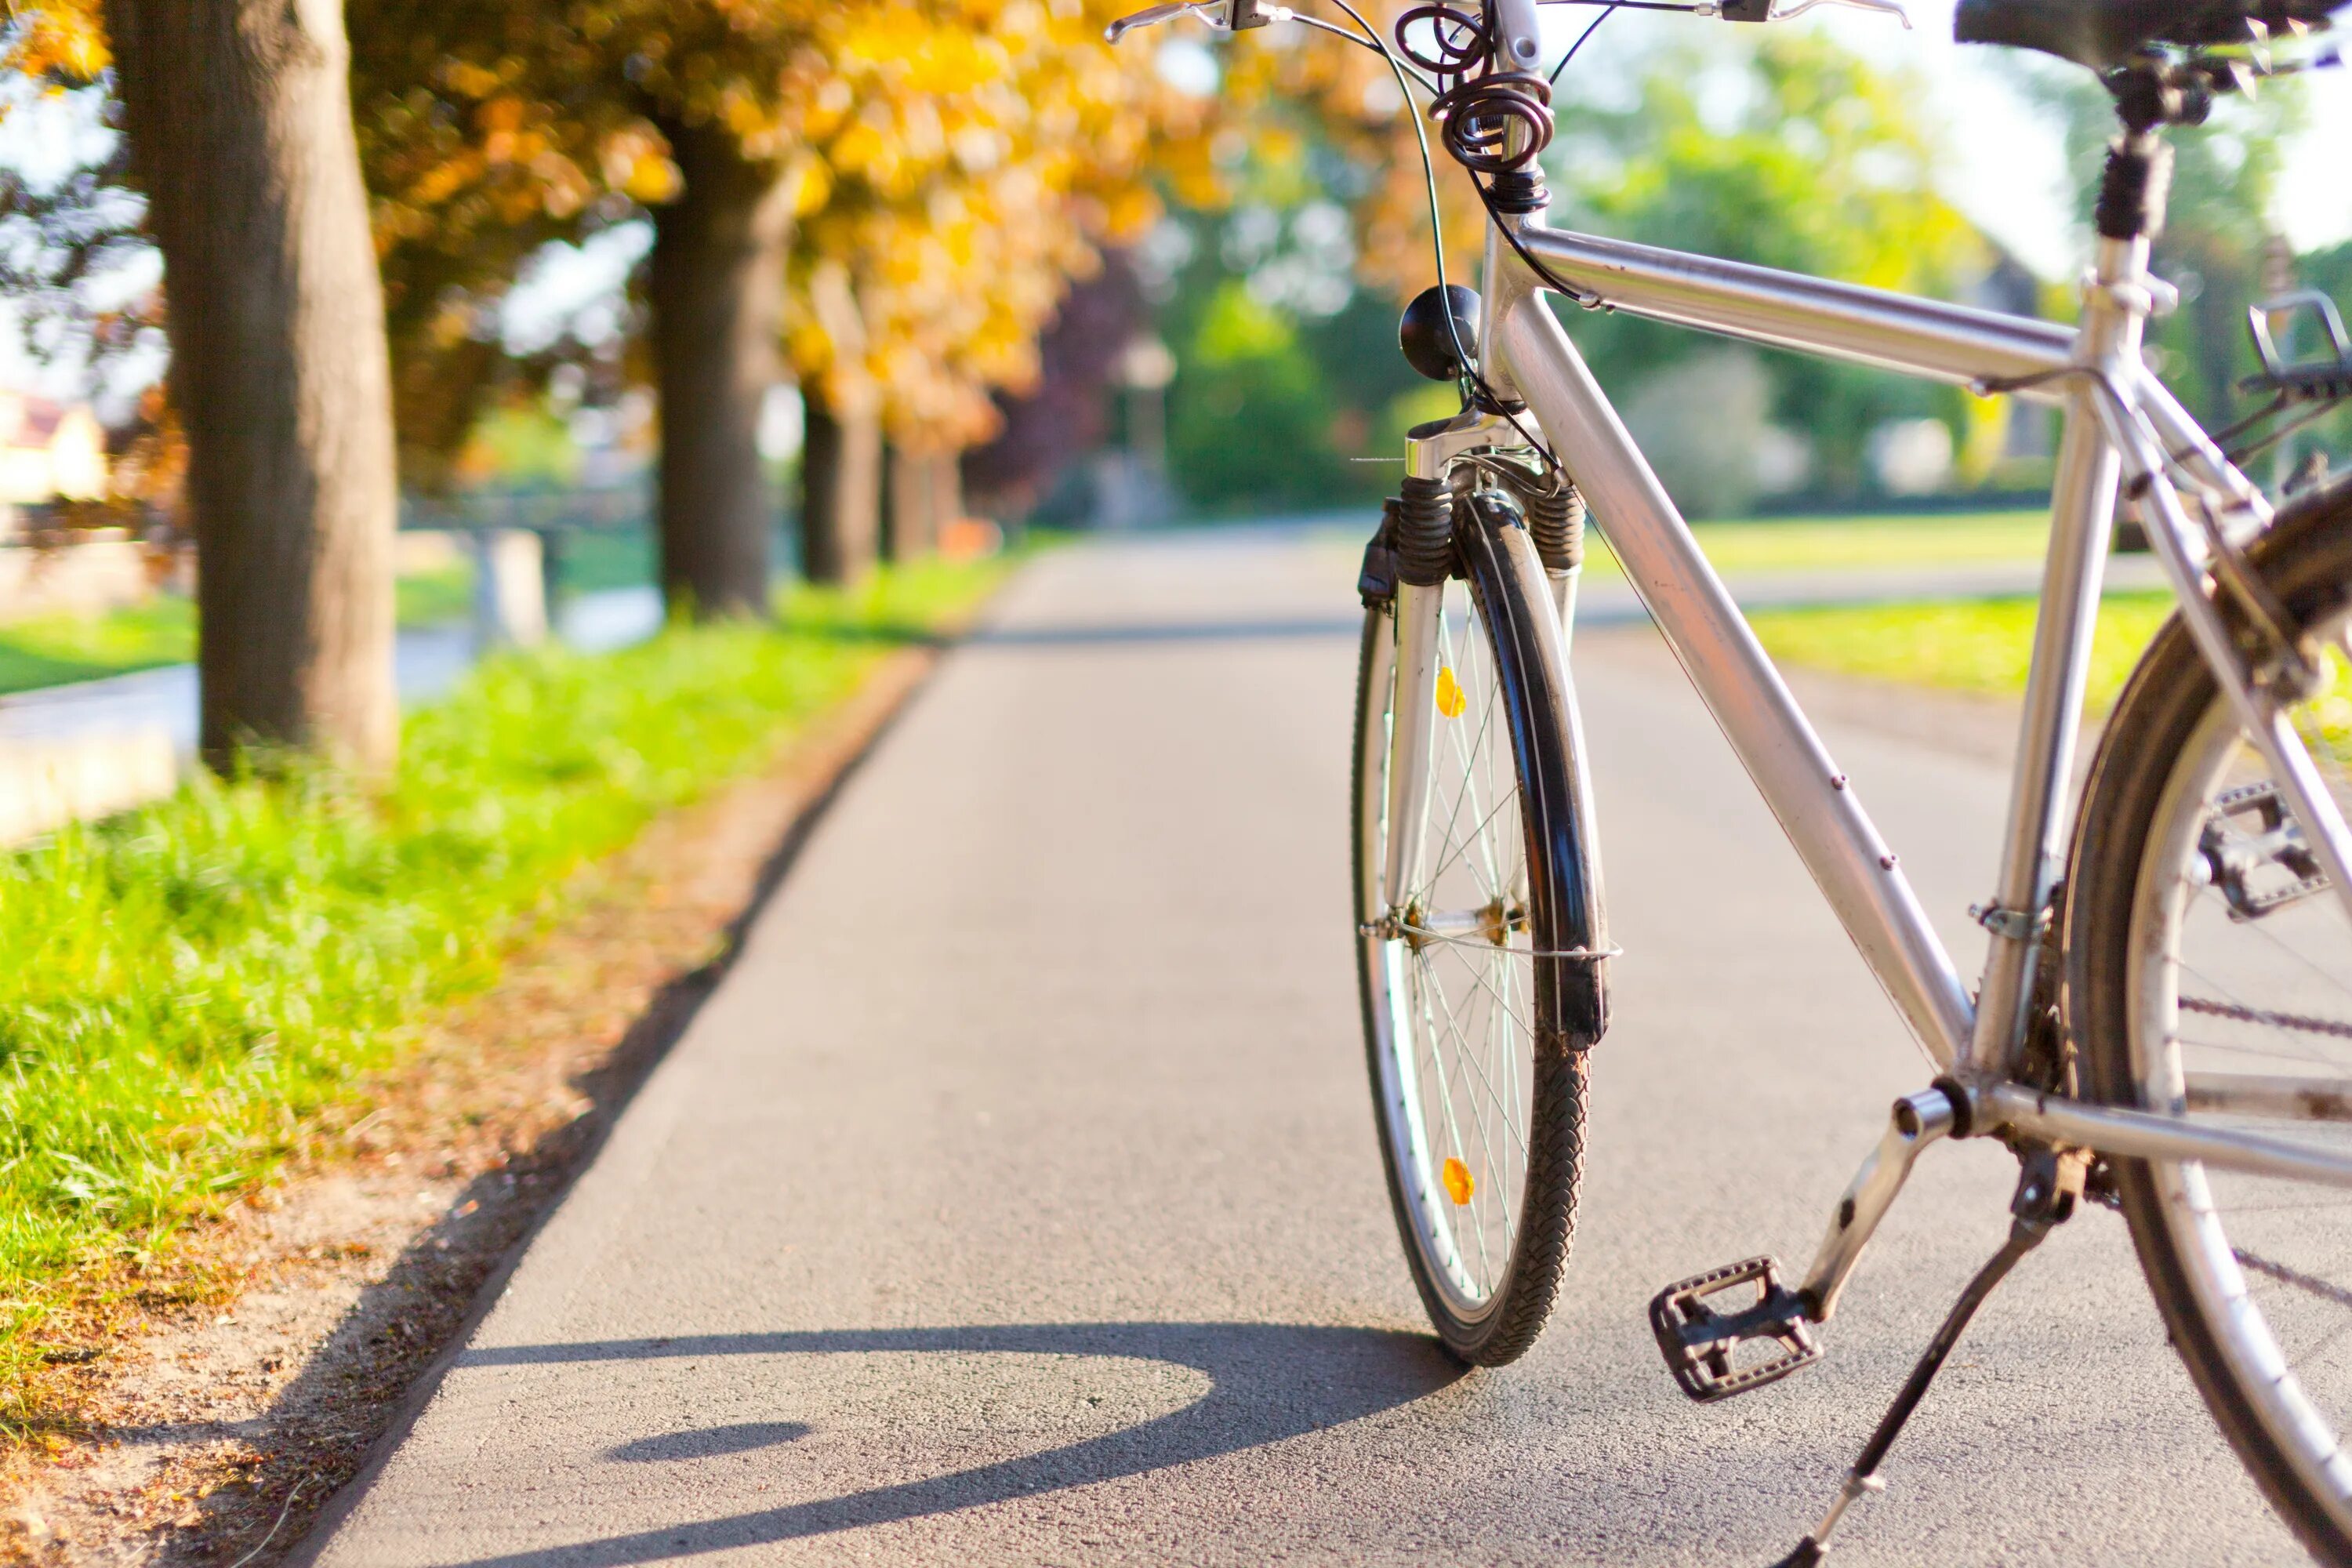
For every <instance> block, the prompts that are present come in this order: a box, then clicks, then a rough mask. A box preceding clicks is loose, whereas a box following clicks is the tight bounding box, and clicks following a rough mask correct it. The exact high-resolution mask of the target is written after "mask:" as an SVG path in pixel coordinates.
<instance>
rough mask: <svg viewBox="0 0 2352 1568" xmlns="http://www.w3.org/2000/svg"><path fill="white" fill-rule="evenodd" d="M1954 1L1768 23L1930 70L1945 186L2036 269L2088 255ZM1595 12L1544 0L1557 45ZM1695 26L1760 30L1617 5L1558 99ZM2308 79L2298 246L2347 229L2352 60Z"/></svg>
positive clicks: (2292, 164)
mask: <svg viewBox="0 0 2352 1568" xmlns="http://www.w3.org/2000/svg"><path fill="white" fill-rule="evenodd" d="M1954 3H1955V0H1906V8H1907V9H1908V10H1909V11H1910V13H1911V21H1912V26H1911V29H1910V30H1909V31H1907V32H1906V31H1905V30H1904V27H1903V26H1902V24H1901V23H1900V22H1898V21H1896V20H1895V18H1894V17H1892V16H1885V15H1880V14H1876V13H1873V12H1866V11H1861V10H1856V9H1853V8H1850V7H1847V6H1842V5H1822V7H1821V8H1819V9H1817V10H1814V11H1811V12H1809V13H1807V14H1806V15H1805V16H1801V17H1797V18H1794V19H1792V20H1790V21H1787V22H1779V23H1773V24H1771V26H1776V27H1801V28H1807V29H1812V30H1818V31H1820V32H1822V33H1826V34H1828V35H1830V36H1831V37H1834V38H1836V39H1837V40H1838V41H1839V42H1841V43H1843V44H1844V45H1846V46H1847V47H1851V48H1853V50H1854V51H1855V52H1856V53H1859V54H1862V55H1864V56H1865V57H1866V58H1869V59H1871V60H1873V61H1874V62H1876V63H1878V64H1880V65H1883V66H1889V67H1900V68H1907V69H1909V70H1910V71H1912V72H1913V73H1915V74H1916V76H1918V77H1919V78H1920V79H1923V80H1925V81H1926V82H1927V84H1928V87H1929V90H1930V95H1931V96H1930V98H1929V100H1928V103H1927V112H1928V114H1929V116H1930V117H1931V121H1939V122H1941V123H1942V124H1943V125H1945V126H1947V127H1948V128H1950V131H1951V132H1952V134H1951V137H1950V140H1949V142H1948V144H1947V145H1948V159H1947V169H1946V174H1945V176H1944V187H1945V188H1944V195H1945V196H1946V197H1947V198H1948V200H1950V201H1951V202H1952V204H1953V205H1955V206H1957V207H1958V208H1959V209H1960V210H1961V211H1962V212H1963V213H1965V214H1967V215H1968V216H1969V218H1970V219H1972V220H1973V221H1974V222H1975V223H1976V224H1977V225H1978V226H1979V227H1981V228H1983V229H1984V230H1985V231H1986V232H1987V233H1988V234H1990V235H1991V236H1992V237H1994V238H1995V239H1997V240H1999V241H2000V243H2001V244H2002V245H2003V246H2004V247H2007V248H2008V249H2009V250H2010V251H2011V252H2012V253H2013V254H2014V255H2016V257H2017V258H2018V259H2019V260H2021V261H2022V262H2024V263H2025V264H2026V265H2027V266H2028V267H2030V268H2032V269H2033V270H2034V271H2036V272H2038V273H2040V274H2042V276H2043V277H2045V278H2049V279H2063V278H2064V277H2066V276H2067V275H2068V274H2069V273H2071V272H2073V271H2074V270H2075V269H2076V268H2078V267H2079V266H2080V265H2081V264H2082V260H2083V257H2082V255H2081V254H2080V252H2079V250H2078V249H2077V246H2078V244H2079V243H2080V242H2079V238H2078V237H2077V236H2076V235H2075V233H2074V227H2073V225H2072V224H2071V223H2070V221H2069V220H2070V213H2071V197H2070V195H2069V192H2070V191H2071V190H2072V189H2073V185H2072V183H2071V179H2070V173H2069V171H2068V169H2067V168H2066V163H2065V156H2064V148H2063V134H2062V132H2061V129H2060V127H2059V125H2058V124H2057V122H2056V121H2055V120H2054V119H2053V118H2052V117H2051V116H2050V115H2049V114H2048V113H2047V111H2045V110H2042V109H2041V108H2039V107H2038V106H2037V105H2035V104H2034V103H2033V102H2032V100H2031V99H2029V98H2028V97H2027V95H2026V94H2025V92H2024V91H2022V90H2021V81H2022V77H2023V72H2022V70H2021V58H2023V57H2021V55H2020V53H2019V52H2018V51H2016V50H2011V49H2002V48H1991V47H1986V46H1984V45H1979V44H1958V43H1955V42H1953V41H1952V9H1953V5H1954ZM1591 14H1592V13H1591V10H1590V9H1589V7H1588V6H1586V5H1548V6H1546V7H1545V9H1544V12H1543V16H1544V24H1545V30H1546V33H1547V35H1548V36H1549V37H1553V38H1556V39H1558V40H1559V43H1558V44H1556V45H1555V48H1556V49H1557V48H1559V47H1566V43H1567V41H1568V40H1570V39H1572V38H1573V37H1575V36H1576V33H1577V32H1578V31H1579V30H1580V29H1581V28H1582V27H1583V26H1585V25H1586V23H1587V22H1588V21H1589V20H1590V18H1591ZM1694 27H1704V28H1709V29H1713V30H1714V31H1715V32H1716V33H1717V34H1718V35H1726V36H1727V35H1731V34H1747V35H1748V36H1751V37H1752V36H1753V35H1754V34H1755V33H1756V32H1758V31H1759V30H1760V29H1758V28H1755V27H1753V26H1746V25H1742V24H1738V23H1726V22H1714V21H1706V20H1701V19H1697V18H1694V17H1688V16H1661V15H1657V14H1645V13H1641V12H1633V11H1621V12H1618V13H1616V14H1614V15H1613V16H1611V17H1610V19H1609V23H1608V25H1607V26H1606V27H1604V28H1603V29H1602V30H1601V33H1600V34H1599V35H1597V36H1596V37H1594V39H1593V42H1592V45H1591V47H1588V48H1587V49H1586V50H1585V52H1584V53H1583V54H1581V55H1580V56H1579V57H1578V58H1577V60H1576V62H1575V63H1574V64H1572V65H1571V66H1570V68H1569V75H1568V76H1567V77H1565V78H1563V79H1562V80H1561V84H1560V95H1559V99H1558V100H1556V101H1555V104H1554V109H1555V111H1556V112H1558V113H1559V114H1560V115H1561V116H1562V117H1566V116H1569V115H1572V114H1573V113H1574V112H1575V100H1576V94H1577V91H1578V81H1577V79H1578V78H1579V77H1580V76H1581V77H1584V78H1586V85H1587V88H1588V90H1589V89H1591V88H1592V87H1594V86H1596V85H1600V86H1605V83H1606V81H1607V79H1608V77H1609V75H1610V74H1611V73H1610V72H1609V67H1610V65H1611V64H1612V62H1622V61H1628V60H1634V59H1638V58H1639V57H1640V53H1641V51H1642V50H1643V49H1644V48H1645V47H1654V46H1655V45H1656V44H1657V43H1659V42H1662V41H1664V40H1666V39H1668V38H1671V37H1675V35H1685V36H1686V35H1687V33H1688V30H1689V29H1691V28H1694ZM1554 58H1557V56H1556V54H1555V56H1554ZM1596 72H1597V73H1598V75H1599V78H1600V81H1599V82H1598V83H1596V82H1595V81H1594V80H1593V76H1594V73H1596ZM2303 85H2304V91H2305V94H2306V97H2307V100H2308V102H2309V105H2310V110H2311V120H2310V124H2309V125H2308V127H2307V128H2306V129H2305V131H2304V132H2303V133H2302V134H2301V135H2300V136H2299V137H2297V138H2296V141H2295V143H2294V145H2293V146H2292V147H2291V148H2290V149H2289V152H2288V157H2287V164H2286V169H2285V173H2284V179H2283V181H2282V200H2281V204H2280V205H2281V211H2280V212H2279V214H2278V215H2277V216H2278V219H2279V221H2280V223H2281V225H2282V226H2283V228H2284V231H2285V233H2286V236H2287V237H2288V239H2290V240H2291V241H2293V242H2294V247H2295V248H2296V249H2297V250H2311V249H2315V248H2317V247H2321V246H2326V245H2333V244H2335V243H2336V242H2337V241H2339V240H2342V239H2346V238H2352V174H2347V172H2346V166H2345V160H2344V156H2343V150H2344V149H2346V148H2347V147H2352V69H2335V70H2322V71H2313V72H2311V73H2309V74H2308V75H2307V76H2305V78H2304V84H2303Z"/></svg>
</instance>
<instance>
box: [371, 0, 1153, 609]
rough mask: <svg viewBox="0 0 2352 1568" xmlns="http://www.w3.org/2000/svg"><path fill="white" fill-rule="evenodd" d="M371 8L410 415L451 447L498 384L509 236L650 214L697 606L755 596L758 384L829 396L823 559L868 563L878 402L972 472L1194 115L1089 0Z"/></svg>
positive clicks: (878, 446)
mask: <svg viewBox="0 0 2352 1568" xmlns="http://www.w3.org/2000/svg"><path fill="white" fill-rule="evenodd" d="M352 6H353V28H354V33H355V36H356V37H357V38H358V40H359V53H360V72H359V75H360V78H361V80H362V95H361V97H362V104H361V117H362V128H363V137H364V138H365V139H366V141H367V144H368V146H369V149H370V155H369V167H370V169H371V172H372V174H373V175H374V176H375V179H376V186H377V190H378V192H379V228H380V230H381V231H382V232H383V233H384V234H385V235H386V237H387V249H386V257H385V264H386V268H387V272H388V275H389V278H390V280H391V288H392V295H393V305H392V308H393V315H394V341H395V342H396V343H400V344H403V345H404V351H405V352H404V353H402V354H401V356H400V357H401V358H402V360H403V361H404V365H406V364H415V365H416V366H419V367H428V368H420V370H419V372H418V374H416V375H415V377H413V378H412V377H411V376H410V375H409V374H407V372H406V371H405V369H404V374H403V384H404V390H405V389H407V388H409V387H411V386H412V385H413V386H414V388H415V402H416V403H417V404H418V405H422V406H420V407H419V408H418V410H417V413H416V415H415V416H414V417H409V416H407V409H408V403H409V399H408V398H407V397H406V396H405V395H404V427H406V428H411V429H420V430H421V429H426V428H428V427H429V428H430V429H431V431H432V434H433V437H434V442H433V443H431V444H428V450H429V447H430V446H431V445H436V444H437V445H443V446H446V441H447V439H448V437H449V436H450V435H451V433H452V432H453V430H456V429H462V427H463V426H464V424H465V423H466V420H465V419H463V418H454V419H453V418H448V417H446V414H445V415H444V416H440V417H436V416H435V411H436V410H440V411H449V410H458V409H467V410H469V409H470V408H471V407H474V406H478V398H479V396H480V394H481V389H482V387H483V386H484V384H485V383H486V378H487V377H488V374H491V372H492V371H493V370H494V369H495V356H494V355H490V354H488V353H484V352H482V351H481V349H480V348H479V347H478V345H479V344H481V343H482V342H484V339H485V334H484V331H483V316H484V313H485V311H486V310H488V308H489V307H490V306H491V305H492V304H493V303H494V301H495V300H496V298H497V296H498V293H499V290H500V289H502V288H503V287H504V285H505V282H506V280H507V279H510V278H511V277H512V276H513V272H514V268H515V265H516V262H517V259H518V258H517V257H516V255H515V249H516V247H520V246H527V245H535V244H537V243H539V242H541V241H542V240H544V239H545V238H548V237H562V236H566V235H572V234H577V233H579V232H581V231H582V230H583V229H585V228H589V227H593V226H597V225H599V224H604V223H610V222H614V221H620V220H623V219H625V218H627V217H631V216H635V215H637V214H639V213H647V214H650V215H651V217H652V220H653V223H654V225H655V228H656V236H657V238H656V245H655V248H654V255H653V258H652V261H651V265H650V266H649V268H647V272H646V279H645V291H644V298H645V300H646V303H647V305H648V306H649V308H650V315H651V322H650V331H649V332H648V342H649V346H650V348H651V351H652V352H651V354H650V356H649V357H650V360H651V362H652V374H653V379H654V380H655V382H656V384H657V385H658V387H659V388H660V391H661V395H662V409H663V428H664V436H665V439H664V456H663V460H662V468H661V475H662V500H661V508H660V517H661V527H662V536H663V560H664V574H665V582H666V584H667V585H668V586H669V587H670V588H671V589H672V591H673V593H674V594H676V595H680V596H682V597H685V598H688V599H690V600H691V601H692V603H693V604H694V605H696V607H697V608H698V610H701V611H704V612H706V613H708V612H710V611H714V610H725V609H732V608H742V609H749V608H751V607H753V606H754V605H756V604H757V603H759V602H760V601H761V599H762V598H763V597H764V592H765V578H766V567H765V550H766V541H767V516H768V505H767V500H766V497H765V494H764V489H763V487H762V479H763V476H762V474H761V468H760V465H759V462H758V457H757V452H756V447H755V446H754V443H753V436H754V433H755V431H756V428H757V420H758V415H759V406H760V403H761V396H762V395H763V394H764V393H765V391H766V390H767V388H768V386H769V385H770V384H772V383H773V381H774V380H775V379H777V377H778V376H779V375H780V374H784V373H785V371H786V370H787V369H789V371H790V372H791V373H792V374H796V375H797V376H798V378H799V379H800V382H801V385H802V390H803V396H804V398H805V401H806V405H807V407H808V410H809V418H808V432H809V439H808V443H807V447H806V450H805V452H804V457H803V472H804V474H805V475H806V477H807V482H808V486H809V492H808V494H807V495H806V496H805V497H804V507H803V510H804V513H805V515H806V519H807V522H808V532H807V534H806V536H805V538H804V540H803V546H804V548H803V555H804V557H805V563H806V565H807V566H808V568H809V570H810V571H811V573H812V574H813V575H816V576H819V577H821V578H824V577H835V578H846V577H852V576H855V575H856V574H858V573H859V572H860V571H861V570H862V569H863V567H864V565H865V563H867V562H868V561H870V559H871V558H872V554H873V550H874V541H875V539H876V536H877V531H878V529H877V519H876V508H877V500H878V496H879V492H880V489H881V464H882V454H883V450H884V443H883V431H884V427H885V426H887V428H888V430H889V432H890V434H891V436H892V437H893V439H894V442H895V444H896V445H897V446H898V447H899V448H900V449H902V450H903V451H905V452H907V453H908V454H911V455H913V456H915V457H919V458H923V459H925V463H924V466H925V467H926V468H928V470H929V473H930V474H931V476H933V477H932V481H931V483H930V485H929V487H928V488H929V491H930V492H931V493H934V494H945V493H947V492H950V491H951V489H952V486H951V485H949V484H946V483H943V482H941V468H943V466H944V464H943V463H942V458H948V459H949V460H951V454H952V453H953V452H954V451H956V450H958V449H960V448H961V447H962V446H964V445H966V444H968V443H969V442H971V440H973V439H975V438H978V437H981V436H984V435H985V434H986V433H987V432H988V430H989V429H990V428H991V427H992V426H991V421H992V417H993V416H992V410H991V408H990V405H989V403H988V398H987V391H988V389H989V388H990V387H992V386H995V385H999V384H1006V383H1007V382H1018V381H1020V380H1022V379H1023V378H1024V377H1027V376H1031V375H1034V337H1035V334H1036V332H1037V331H1038V330H1039V329H1040V328H1041V327H1042V326H1043V324H1044V323H1045V321H1046V320H1048V319H1050V317H1051V314H1052V311H1053V309H1054V306H1055V301H1056V300H1058V299H1059V297H1060V294H1061V292H1062V290H1063V289H1065V288H1066V282H1067V279H1068V278H1069V276H1071V275H1072V274H1074V273H1078V272H1083V271H1084V270H1085V269H1086V268H1087V267H1088V266H1090V265H1091V261H1092V255H1093V252H1092V249H1091V241H1092V239H1093V238H1094V237H1101V236H1106V235H1114V234H1118V233H1121V232H1127V231H1129V230H1131V229H1132V228H1133V226H1135V225H1136V224H1137V223H1139V222H1140V221H1142V220H1143V219H1144V218H1146V217H1148V216H1149V214H1150V204H1149V197H1148V195H1146V194H1145V182H1146V179H1147V172H1146V165H1147V163H1150V161H1151V158H1152V154H1153V151H1154V149H1155V148H1160V147H1164V146H1167V145H1171V144H1173V143H1174V142H1179V141H1181V140H1182V139H1183V138H1184V137H1186V136H1189V135H1192V132H1194V130H1195V129H1196V122H1197V121H1198V120H1199V118H1200V111H1199V109H1198V107H1197V106H1196V105H1192V104H1191V103H1189V102H1188V101H1185V100H1181V98H1180V97H1179V96H1178V95H1175V94H1172V93H1171V91H1170V90H1169V89H1166V88H1165V87H1164V86H1161V85H1160V84H1159V83H1157V81H1156V80H1155V79H1154V78H1153V77H1152V75H1151V72H1150V57H1149V55H1148V54H1146V53H1143V52H1141V51H1136V50H1130V51H1128V52H1126V53H1125V54H1121V55H1114V54H1113V53H1112V52H1111V51H1109V50H1108V48H1107V47H1106V46H1105V45H1104V44H1103V43H1102V42H1101V38H1100V30H1101V27H1102V26H1103V23H1104V22H1105V21H1106V20H1107V19H1108V16H1110V15H1111V13H1112V11H1113V9H1114V7H1113V6H1112V5H1106V4H1102V3H1100V0H1087V3H1085V4H1079V3H1077V0H1055V3H1053V4H1047V5H1039V4H1035V3H1034V0H955V3H951V4H945V5H940V4H919V3H916V0H852V3H849V4H831V5H818V4H814V3H813V0H571V3H569V4H551V5H543V6H537V7H488V6H479V5H471V4H465V3H462V0H352ZM477 239H478V240H479V241H480V242H481V243H480V244H479V245H477V244H476V243H475V242H476V240H477ZM787 256H789V261H787V259H786V258H787ZM469 266H470V267H474V268H478V270H476V271H474V272H473V273H472V274H471V275H470V276H469V275H468V272H467V268H469ZM780 316H781V321H780V320H779V317H780ZM779 341H781V342H783V343H784V344H785V345H786V347H787V351H788V353H787V364H786V365H784V366H779V365H778V364H777V363H776V362H775V360H774V358H773V356H774V354H775V351H776V347H777V344H778V342H779ZM419 455H420V456H424V455H425V454H422V453H420V454H419ZM905 466H906V465H902V467H905Z"/></svg>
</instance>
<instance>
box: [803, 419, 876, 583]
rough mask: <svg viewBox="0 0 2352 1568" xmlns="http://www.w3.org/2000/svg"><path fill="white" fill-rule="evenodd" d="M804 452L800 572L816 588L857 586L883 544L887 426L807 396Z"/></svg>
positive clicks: (872, 566) (869, 569)
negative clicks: (884, 438) (819, 585)
mask: <svg viewBox="0 0 2352 1568" xmlns="http://www.w3.org/2000/svg"><path fill="white" fill-rule="evenodd" d="M807 407H808V418H807V433H806V436H805V437H804V438H803V443H802V447H801V573H802V574H803V576H805V577H807V578H808V580H809V581H810V582H812V583H856V582H858V581H859V580H861V579H862V578H864V577H865V576H866V574H867V573H869V572H871V571H872V570H873V569H874V555H875V549H876V546H877V544H878V543H879V542H880V540H879V535H880V533H881V510H882V508H881V502H882V421H881V420H880V419H879V418H878V417H877V416H875V415H874V414H871V413H868V412H866V411H863V410H852V411H847V412H842V411H836V410H834V409H831V408H827V407H826V406H824V405H823V404H821V403H819V402H818V401H817V400H816V397H815V395H814V392H811V393H810V394H808V397H807Z"/></svg>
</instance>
